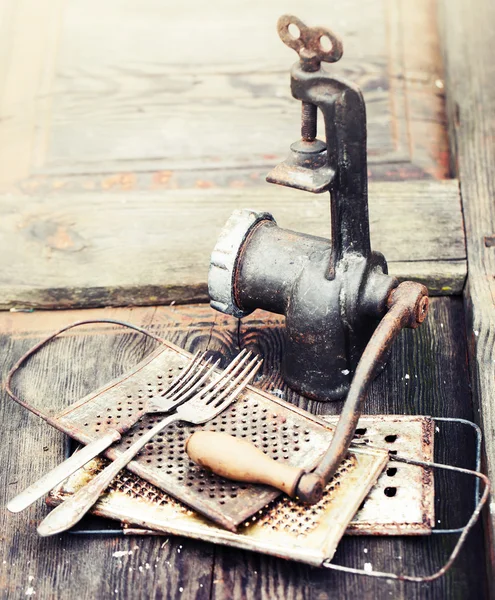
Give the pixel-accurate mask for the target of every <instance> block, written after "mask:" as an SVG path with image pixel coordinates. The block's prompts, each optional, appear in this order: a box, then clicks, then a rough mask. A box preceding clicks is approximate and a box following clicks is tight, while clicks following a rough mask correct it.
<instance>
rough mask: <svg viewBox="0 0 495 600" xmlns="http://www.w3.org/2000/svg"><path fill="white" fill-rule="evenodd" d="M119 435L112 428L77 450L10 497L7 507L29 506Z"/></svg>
mask: <svg viewBox="0 0 495 600" xmlns="http://www.w3.org/2000/svg"><path fill="white" fill-rule="evenodd" d="M121 437H122V436H121V435H120V433H119V432H118V431H117V430H116V429H112V430H110V431H109V432H108V433H106V434H105V435H104V436H103V437H101V438H98V439H97V440H94V441H93V442H91V443H90V444H88V445H87V446H84V448H82V449H81V450H79V452H76V453H75V454H73V455H72V456H70V457H69V458H68V459H66V460H64V462H62V463H60V464H59V465H57V466H56V467H55V468H54V469H52V470H51V471H49V472H48V473H46V475H43V477H41V478H40V479H38V481H35V482H34V483H33V484H32V485H30V486H29V487H28V488H26V489H25V490H24V491H22V492H21V493H20V494H17V496H16V497H15V498H12V500H11V501H10V502H9V503H8V504H7V509H8V510H9V511H10V512H13V513H18V512H21V511H22V510H24V509H25V508H27V507H28V506H31V504H32V503H33V502H35V501H36V500H38V499H39V498H42V497H43V496H46V494H48V492H50V490H53V488H54V487H55V486H56V485H58V484H59V483H62V481H64V479H67V477H69V476H70V475H72V473H75V472H76V471H77V470H78V469H80V468H81V467H84V465H85V464H86V463H88V462H89V461H90V460H92V459H93V458H95V457H96V456H98V455H99V454H101V453H102V452H103V451H104V450H106V449H107V448H109V447H110V446H111V445H112V444H114V443H115V442H118V441H119V440H120V439H121Z"/></svg>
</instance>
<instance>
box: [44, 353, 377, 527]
mask: <svg viewBox="0 0 495 600" xmlns="http://www.w3.org/2000/svg"><path fill="white" fill-rule="evenodd" d="M190 359H191V355H190V354H189V353H188V352H186V351H184V350H182V349H180V348H178V347H176V346H174V345H173V344H170V343H168V342H166V343H164V345H163V346H162V347H161V348H159V349H158V350H156V351H155V352H153V353H152V354H150V355H149V356H148V357H147V358H146V359H144V360H143V361H142V362H141V363H139V364H138V365H137V366H136V367H135V368H134V369H132V370H131V371H130V372H127V373H126V374H124V375H123V376H122V377H119V378H118V379H116V380H114V381H112V382H110V383H109V384H107V385H106V386H104V387H102V388H101V389H100V390H98V391H96V392H93V393H91V394H89V395H87V396H86V397H84V398H83V399H81V400H80V401H78V402H76V403H74V404H73V405H71V406H70V407H68V408H67V409H65V410H63V411H62V412H60V413H59V414H58V415H56V416H55V417H50V418H47V420H48V421H49V422H50V424H52V425H54V426H55V427H57V428H58V429H60V430H62V431H64V432H65V433H67V434H69V435H70V436H71V437H73V438H74V439H76V440H78V441H80V442H82V443H85V444H87V443H89V442H92V441H93V440H96V439H97V438H98V437H100V436H103V435H104V434H105V432H107V431H108V430H109V429H112V428H113V429H118V428H121V427H122V426H123V425H125V424H126V423H129V422H135V420H136V416H139V415H140V414H142V413H143V408H144V399H145V397H146V396H149V397H153V396H155V395H157V394H159V393H160V391H162V390H163V389H164V388H165V385H166V381H167V380H172V379H173V378H174V377H175V376H176V375H177V374H178V373H179V372H180V370H181V369H183V368H184V367H185V365H186V364H187V363H188V361H189V360H190ZM161 418H162V417H161V415H151V416H150V415H144V416H142V418H141V420H140V421H139V422H138V423H136V425H134V427H133V428H132V429H131V430H130V431H129V432H128V433H126V434H125V435H123V437H122V440H121V442H119V444H116V445H114V446H113V447H112V448H111V449H110V450H108V451H107V454H106V455H107V456H108V457H109V458H111V459H114V458H116V457H117V456H118V455H119V454H120V453H122V451H124V450H125V449H127V447H128V446H130V445H131V444H132V442H133V440H135V439H136V438H137V437H139V436H140V435H143V432H144V431H145V430H146V429H147V428H148V429H149V428H151V427H152V426H153V424H155V423H156V422H157V421H158V420H160V419H161ZM202 428H208V429H212V430H216V431H224V432H226V433H230V434H232V435H236V436H239V437H242V438H245V439H247V440H248V441H251V442H253V443H254V444H256V445H257V446H258V447H259V448H260V449H262V450H264V451H265V452H267V453H268V454H269V455H270V456H271V457H272V458H274V459H275V460H280V461H287V463H288V464H291V465H294V466H298V467H303V468H304V469H311V468H313V467H314V466H315V465H316V464H317V463H318V461H319V459H320V458H321V457H322V456H323V454H324V453H325V451H326V450H327V448H328V446H329V443H330V440H331V438H332V431H333V428H332V426H330V425H329V424H328V423H326V422H325V421H323V420H322V419H320V418H318V417H316V416H313V415H310V414H309V413H307V412H305V411H303V410H300V409H298V408H296V407H294V406H292V405H290V404H288V403H286V402H284V401H282V400H279V399H278V398H275V397H273V396H271V395H269V394H266V393H264V392H262V391H260V390H257V389H256V388H253V387H249V388H247V389H246V390H245V391H244V392H242V393H241V395H240V396H239V398H238V400H237V401H236V402H235V403H234V404H233V405H232V406H231V407H230V408H229V409H227V410H226V411H225V412H224V413H222V414H221V415H220V416H219V417H217V418H216V419H214V420H213V421H211V422H210V423H208V424H207V425H206V426H203V427H202ZM197 429H198V426H192V425H185V424H183V423H179V424H177V425H172V426H170V427H169V428H168V429H166V430H165V431H164V433H163V435H159V436H157V437H156V438H154V439H153V441H152V442H150V443H149V444H148V445H147V446H146V448H145V450H144V451H142V452H141V454H140V455H139V456H138V457H137V458H136V460H134V461H132V462H131V463H130V465H129V466H128V469H129V470H130V471H132V472H133V473H135V474H137V475H139V476H140V477H142V478H143V479H145V480H147V481H149V482H150V483H153V484H154V485H156V486H157V487H159V488H160V489H161V490H164V491H166V492H167V493H169V494H171V495H172V496H174V497H176V498H178V499H180V500H182V501H183V502H184V503H186V504H187V505H188V506H190V507H192V508H194V509H195V510H196V511H197V512H199V513H201V514H203V515H205V516H207V517H208V518H209V519H211V520H213V521H215V522H217V523H219V524H220V525H222V526H223V527H227V528H229V529H231V530H235V528H236V526H238V525H239V524H240V523H242V522H243V521H245V519H247V518H248V517H250V516H251V515H253V514H255V513H256V512H257V511H259V510H260V509H262V508H263V507H264V506H266V505H267V504H268V503H269V502H271V501H272V500H274V499H275V498H276V497H277V496H279V495H280V492H278V491H277V490H274V489H273V488H269V487H267V486H262V485H245V484H236V483H233V482H226V480H224V479H222V478H221V477H218V476H216V475H213V474H211V473H208V472H206V471H205V470H203V469H201V468H200V467H198V466H197V465H195V464H194V463H192V462H191V461H190V460H189V458H188V456H187V455H186V454H185V452H184V443H185V441H186V439H187V438H188V437H189V435H191V434H192V433H193V432H194V431H196V430H197ZM365 454H366V452H365ZM369 457H370V461H369V464H368V468H369V469H370V473H371V476H372V479H373V480H376V478H377V477H378V475H379V473H380V471H381V469H382V468H383V466H384V464H385V462H386V455H385V453H382V455H381V456H378V455H377V454H376V453H370V455H369ZM370 485H371V484H370ZM368 487H369V486H368ZM367 491H368V489H367V488H366V489H365V487H362V488H359V490H357V493H356V495H355V502H357V505H356V506H355V508H357V506H359V503H360V502H361V500H362V499H363V498H364V495H365V494H366V493H367ZM351 516H352V515H350V516H349V518H350V517H351Z"/></svg>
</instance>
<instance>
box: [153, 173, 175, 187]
mask: <svg viewBox="0 0 495 600" xmlns="http://www.w3.org/2000/svg"><path fill="white" fill-rule="evenodd" d="M172 175H173V171H157V172H156V173H153V176H152V184H151V185H152V187H153V188H160V187H163V186H165V185H167V184H168V183H169V181H170V179H171V177H172Z"/></svg>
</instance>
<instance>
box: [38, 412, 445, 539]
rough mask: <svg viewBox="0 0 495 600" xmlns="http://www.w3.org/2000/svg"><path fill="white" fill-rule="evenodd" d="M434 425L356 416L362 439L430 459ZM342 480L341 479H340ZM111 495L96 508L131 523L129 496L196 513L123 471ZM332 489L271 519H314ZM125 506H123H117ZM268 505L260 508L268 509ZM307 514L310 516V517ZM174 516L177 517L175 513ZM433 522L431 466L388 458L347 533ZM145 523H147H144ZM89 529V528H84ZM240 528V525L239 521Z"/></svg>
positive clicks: (84, 473)
mask: <svg viewBox="0 0 495 600" xmlns="http://www.w3.org/2000/svg"><path fill="white" fill-rule="evenodd" d="M325 420H328V421H330V422H331V423H333V422H335V421H336V420H337V417H334V416H328V417H325ZM434 427H435V420H434V419H432V418H430V417H423V416H403V415H379V416H365V417H361V419H360V420H359V428H358V431H359V435H362V436H365V437H363V440H366V441H367V442H369V443H371V444H373V445H375V446H381V447H383V448H384V449H388V451H389V452H391V453H396V452H397V453H400V454H402V455H407V456H408V457H409V458H413V459H415V460H421V461H426V462H432V461H433V454H434V444H433V439H434ZM100 464H101V463H100V462H99V461H97V462H94V463H92V464H91V465H88V467H87V469H85V470H81V471H80V472H78V473H77V474H75V475H74V476H73V477H72V478H71V479H69V480H68V481H67V482H66V483H65V484H64V485H61V486H59V487H58V488H57V489H56V490H54V491H53V493H52V494H51V495H50V497H49V503H51V504H54V503H58V502H59V501H60V500H61V499H62V498H65V497H67V496H68V495H70V494H71V493H72V492H73V491H75V490H76V489H78V487H79V486H80V485H82V484H83V482H86V481H87V480H88V478H90V477H92V476H93V473H96V472H97V471H98V469H99V466H100ZM344 483H345V482H344ZM110 489H111V492H112V493H111V495H106V496H104V497H103V498H102V500H101V501H100V502H99V503H98V504H97V506H96V511H95V512H96V514H100V515H102V516H107V517H110V518H114V519H120V520H124V521H125V522H126V523H133V522H134V519H135V517H136V514H138V513H139V505H138V504H136V507H135V510H134V511H133V508H132V507H133V503H132V501H133V500H147V501H150V502H151V503H152V504H153V505H155V506H157V507H158V506H159V507H162V508H161V510H163V517H164V519H165V521H164V522H163V523H162V525H163V527H166V526H167V523H168V521H169V519H168V517H167V511H166V510H164V509H163V507H165V506H170V507H171V509H172V511H175V512H179V513H180V514H181V515H188V516H189V517H194V515H195V513H194V512H193V511H192V510H190V509H188V508H187V507H186V506H185V505H183V504H181V503H179V502H177V501H176V500H174V499H173V498H171V497H170V496H167V494H164V493H163V492H161V491H160V490H158V489H157V488H156V487H155V486H153V485H152V484H150V483H148V482H147V481H144V480H143V479H141V478H139V477H137V476H135V475H133V474H131V473H122V474H121V475H120V476H119V477H117V478H116V479H115V480H114V482H113V484H112V486H111V488H110ZM332 491H333V490H331V489H327V490H326V492H325V498H324V502H322V503H319V504H317V505H315V506H314V507H306V508H300V509H299V510H298V511H297V513H293V512H291V509H292V508H294V507H295V506H297V505H296V504H295V503H293V502H292V501H291V500H290V499H288V498H286V497H283V498H280V499H277V500H275V501H274V503H273V504H272V505H271V507H273V506H278V507H279V509H280V508H281V507H285V508H287V510H282V511H281V512H280V513H278V515H277V514H275V515H274V517H273V518H274V521H275V524H276V525H277V527H278V526H280V527H283V526H285V524H286V523H285V521H286V520H287V522H292V521H291V519H292V518H293V517H294V515H295V514H297V522H296V527H302V526H303V525H307V524H308V522H311V523H313V522H315V521H318V519H319V517H320V516H321V514H322V511H324V510H330V509H331V506H330V504H329V502H328V500H331V498H332ZM122 510H124V512H121V511H122ZM268 512H269V510H268V509H263V513H264V514H267V513H268ZM308 517H309V519H308ZM174 520H175V518H174ZM434 525H435V508H434V478H433V472H432V471H431V470H426V469H423V468H420V467H418V466H415V465H408V464H404V463H402V464H398V463H394V462H391V463H389V464H388V465H387V468H386V469H385V470H384V471H383V473H382V474H381V475H380V477H379V478H378V481H377V482H376V484H375V485H374V486H373V487H372V489H371V491H370V493H369V494H368V496H367V497H366V500H365V501H363V502H362V504H361V506H360V508H359V510H358V511H357V513H356V514H355V515H354V517H353V518H352V521H351V522H350V523H349V525H348V527H347V530H346V533H347V534H350V535H420V534H430V533H431V531H432V528H433V527H434ZM148 526H151V525H149V524H148ZM85 531H88V532H89V531H90V530H85ZM125 531H127V532H129V531H132V532H138V533H141V534H144V533H149V534H152V533H156V532H153V531H152V530H149V531H148V532H146V531H145V530H135V529H134V528H131V529H129V528H127V529H126V530H125ZM241 531H242V526H241Z"/></svg>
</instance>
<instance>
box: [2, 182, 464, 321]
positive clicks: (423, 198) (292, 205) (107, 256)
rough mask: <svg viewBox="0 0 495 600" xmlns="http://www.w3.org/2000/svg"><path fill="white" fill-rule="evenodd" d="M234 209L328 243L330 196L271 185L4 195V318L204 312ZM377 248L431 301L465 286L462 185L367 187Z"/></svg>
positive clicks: (387, 184) (388, 184)
mask: <svg viewBox="0 0 495 600" xmlns="http://www.w3.org/2000/svg"><path fill="white" fill-rule="evenodd" d="M236 208H250V209H254V210H258V211H268V212H271V213H273V215H274V217H275V218H276V220H277V222H278V224H279V225H280V226H281V227H284V228H286V229H292V230H295V231H303V232H305V233H309V234H312V235H318V236H321V237H328V236H329V233H330V215H329V199H328V195H327V194H322V195H317V196H315V195H312V194H305V193H303V192H300V191H298V190H291V189H288V188H282V187H279V186H274V185H269V184H268V183H267V184H265V186H263V187H261V186H260V187H257V188H248V189H245V190H235V191H234V190H200V191H198V190H180V191H175V192H173V191H170V190H169V191H165V192H161V193H158V192H154V193H146V194H144V193H141V194H139V193H136V192H128V193H126V194H118V195H116V194H110V193H106V194H101V193H100V194H96V193H94V194H79V195H74V196H73V197H72V198H71V202H70V203H68V202H67V198H66V197H65V196H63V195H51V196H48V197H45V196H38V197H22V198H19V197H17V196H15V195H12V196H10V195H4V196H0V213H1V214H2V215H3V218H2V219H1V220H0V308H3V309H5V308H12V307H14V308H18V307H34V308H73V307H78V306H83V307H88V306H105V305H110V306H119V305H129V304H138V305H139V304H144V305H146V304H148V305H149V304H151V305H153V304H162V303H163V304H169V303H170V302H180V303H186V302H198V301H207V300H208V292H207V283H206V282H207V276H208V265H209V260H210V255H211V252H212V250H213V247H214V245H215V243H216V240H217V238H218V235H219V233H220V230H221V228H222V227H223V226H224V224H225V222H226V221H227V219H228V218H229V216H230V215H231V213H232V211H233V210H234V209H236ZM370 221H371V239H372V246H373V248H375V249H376V250H379V251H380V252H382V253H383V254H384V255H385V256H386V258H387V260H388V262H389V269H390V272H391V273H392V274H394V275H397V276H398V277H399V278H400V279H415V280H417V281H421V282H423V283H425V284H426V285H427V286H428V288H429V289H430V293H431V294H456V293H460V292H461V290H462V287H463V285H464V279H465V276H466V266H465V256H466V253H465V247H464V232H463V224H462V213H461V206H460V201H459V189H458V185H457V182H456V181H455V180H447V181H408V182H403V183H397V182H377V183H374V184H372V185H371V186H370Z"/></svg>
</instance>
